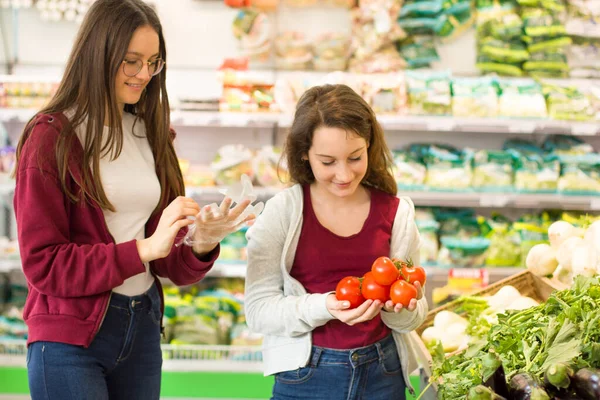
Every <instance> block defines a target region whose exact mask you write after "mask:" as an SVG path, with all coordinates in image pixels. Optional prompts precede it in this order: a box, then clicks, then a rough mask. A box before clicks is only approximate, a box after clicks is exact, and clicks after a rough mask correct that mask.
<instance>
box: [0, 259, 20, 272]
mask: <svg viewBox="0 0 600 400" xmlns="http://www.w3.org/2000/svg"><path fill="white" fill-rule="evenodd" d="M20 270H21V260H0V273H6V272H12V271H20Z"/></svg>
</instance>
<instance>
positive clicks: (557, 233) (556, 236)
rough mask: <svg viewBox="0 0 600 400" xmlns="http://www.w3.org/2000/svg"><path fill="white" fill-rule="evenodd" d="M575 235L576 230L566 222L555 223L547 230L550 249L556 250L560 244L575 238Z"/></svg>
mask: <svg viewBox="0 0 600 400" xmlns="http://www.w3.org/2000/svg"><path fill="white" fill-rule="evenodd" d="M577 233H578V231H577V228H575V227H574V226H573V225H571V224H570V223H568V222H567V221H556V222H554V223H553V224H552V225H550V227H549V228H548V238H549V239H550V246H552V248H553V249H554V250H556V249H558V246H560V245H561V243H562V242H564V241H565V240H567V239H568V238H570V237H573V236H576V235H577Z"/></svg>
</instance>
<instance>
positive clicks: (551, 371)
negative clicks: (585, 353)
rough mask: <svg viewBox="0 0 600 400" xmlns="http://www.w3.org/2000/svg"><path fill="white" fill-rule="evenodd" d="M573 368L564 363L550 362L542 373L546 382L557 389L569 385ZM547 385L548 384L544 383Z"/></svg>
mask: <svg viewBox="0 0 600 400" xmlns="http://www.w3.org/2000/svg"><path fill="white" fill-rule="evenodd" d="M573 373H574V372H573V368H571V366H569V365H568V364H565V363H556V364H552V365H551V366H550V367H549V368H548V369H547V370H546V373H545V374H544V378H545V381H546V383H547V384H549V385H552V386H554V387H555V388H557V389H566V388H568V387H569V386H570V385H571V379H572V378H573ZM546 386H547V387H548V385H546Z"/></svg>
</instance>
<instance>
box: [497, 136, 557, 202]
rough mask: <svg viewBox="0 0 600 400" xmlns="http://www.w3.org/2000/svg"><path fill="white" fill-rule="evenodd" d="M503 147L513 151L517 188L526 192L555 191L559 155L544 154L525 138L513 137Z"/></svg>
mask: <svg viewBox="0 0 600 400" xmlns="http://www.w3.org/2000/svg"><path fill="white" fill-rule="evenodd" d="M503 148H504V149H505V150H507V151H510V152H512V153H513V154H514V155H515V157H514V171H515V181H514V186H515V190H516V191H518V192H525V193H530V192H531V193H554V192H556V190H557V187H558V178H559V176H560V163H559V161H558V157H557V156H556V155H552V154H544V151H543V150H542V149H541V148H540V147H538V146H537V145H535V144H534V143H532V142H529V141H526V140H523V139H511V140H508V141H506V142H505V143H504V146H503Z"/></svg>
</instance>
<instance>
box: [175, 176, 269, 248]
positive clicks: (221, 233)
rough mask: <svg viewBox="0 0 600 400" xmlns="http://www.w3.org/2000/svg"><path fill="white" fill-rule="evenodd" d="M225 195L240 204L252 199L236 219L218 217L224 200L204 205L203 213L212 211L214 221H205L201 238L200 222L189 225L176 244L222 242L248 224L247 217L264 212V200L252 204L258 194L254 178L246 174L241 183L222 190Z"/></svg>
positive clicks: (190, 244) (221, 211)
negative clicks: (253, 181)
mask: <svg viewBox="0 0 600 400" xmlns="http://www.w3.org/2000/svg"><path fill="white" fill-rule="evenodd" d="M221 193H223V194H224V195H225V197H226V198H227V197H228V198H230V199H231V200H232V203H235V204H239V203H241V202H243V201H244V200H250V205H248V207H246V209H245V210H244V211H243V212H242V213H241V214H240V215H239V216H238V217H237V218H236V219H235V220H231V219H227V218H226V219H220V220H219V219H218V218H219V217H221V216H222V214H223V207H224V203H223V202H224V201H225V200H223V202H221V205H217V203H212V204H209V207H203V208H202V210H201V211H200V214H199V215H200V216H201V214H202V213H212V214H213V215H214V216H215V217H216V218H215V219H214V220H213V221H209V222H204V224H203V225H202V229H203V230H204V232H203V234H202V235H200V237H199V238H195V233H196V230H197V229H198V226H199V223H198V222H196V223H194V224H192V225H190V226H189V227H188V231H187V233H186V235H185V236H184V237H183V239H181V241H179V242H178V243H177V244H176V246H181V245H182V244H184V245H186V246H193V245H194V244H198V243H218V242H221V241H222V240H223V239H224V238H225V237H226V236H227V235H230V234H232V233H234V232H237V231H239V230H240V229H242V227H244V225H245V224H246V222H245V221H246V218H248V216H250V215H251V214H254V216H255V217H258V216H259V215H260V213H262V211H263V209H264V208H265V205H264V203H263V202H258V203H256V204H255V205H252V203H253V202H255V201H256V199H257V197H258V196H257V195H256V193H255V192H254V188H253V186H252V180H251V179H250V177H249V176H248V175H246V174H243V175H242V177H241V180H240V182H239V183H236V184H234V185H231V186H229V187H228V188H227V189H225V190H223V191H221Z"/></svg>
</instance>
